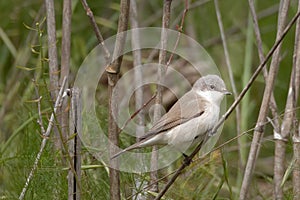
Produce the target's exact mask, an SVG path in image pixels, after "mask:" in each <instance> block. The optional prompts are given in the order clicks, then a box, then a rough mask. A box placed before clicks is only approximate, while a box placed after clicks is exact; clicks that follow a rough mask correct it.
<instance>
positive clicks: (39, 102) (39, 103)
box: [33, 80, 46, 135]
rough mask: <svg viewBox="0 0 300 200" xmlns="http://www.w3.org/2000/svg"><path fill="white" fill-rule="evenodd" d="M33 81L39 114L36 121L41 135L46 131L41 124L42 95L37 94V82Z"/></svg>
mask: <svg viewBox="0 0 300 200" xmlns="http://www.w3.org/2000/svg"><path fill="white" fill-rule="evenodd" d="M33 83H34V85H35V94H36V96H37V98H38V115H39V119H38V120H37V122H38V124H39V125H40V127H41V132H42V135H45V133H46V131H45V127H44V125H43V117H42V111H41V100H42V96H40V95H39V89H38V86H37V83H36V82H35V80H33Z"/></svg>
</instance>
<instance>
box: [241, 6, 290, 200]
mask: <svg viewBox="0 0 300 200" xmlns="http://www.w3.org/2000/svg"><path fill="white" fill-rule="evenodd" d="M288 7H289V0H283V1H281V6H280V10H279V14H278V25H277V34H276V41H278V40H279V38H281V35H282V32H283V30H284V27H285V21H286V17H287V12H288ZM280 49H281V44H279V46H278V48H277V49H276V50H275V52H274V54H273V56H272V61H271V66H270V71H269V76H268V79H267V82H266V87H265V91H264V96H263V100H262V104H261V107H260V111H259V116H258V119H257V123H256V127H255V130H254V133H253V140H252V143H251V148H250V153H249V155H248V161H247V165H246V168H245V174H244V178H243V182H242V187H241V192H240V199H246V198H247V194H248V191H249V187H250V182H251V178H252V174H253V171H254V167H255V163H256V159H257V157H258V154H259V150H260V143H261V140H262V137H263V133H264V124H265V121H266V117H267V114H268V109H269V102H270V97H271V94H272V91H273V88H274V82H275V78H276V76H277V72H278V68H279V56H280Z"/></svg>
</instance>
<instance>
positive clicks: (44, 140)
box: [19, 77, 67, 199]
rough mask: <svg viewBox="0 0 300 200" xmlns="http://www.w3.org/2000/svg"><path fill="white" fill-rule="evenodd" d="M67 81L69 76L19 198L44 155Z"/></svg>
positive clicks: (61, 89) (61, 90) (22, 196)
mask: <svg viewBox="0 0 300 200" xmlns="http://www.w3.org/2000/svg"><path fill="white" fill-rule="evenodd" d="M66 81H67V78H66V77H65V78H64V80H63V83H62V86H61V88H60V91H59V93H58V96H57V99H56V101H55V105H54V110H53V113H52V114H51V117H50V120H49V123H48V127H47V130H46V132H45V134H44V135H43V140H42V143H41V147H40V151H39V152H38V154H37V156H36V159H35V161H34V164H33V167H32V169H31V171H30V173H29V175H28V178H27V180H26V183H25V186H24V188H23V190H22V192H21V194H20V196H19V199H24V197H25V194H26V191H27V188H28V186H29V183H30V181H31V179H32V178H33V175H34V172H35V170H36V169H37V167H38V163H39V161H40V159H41V155H42V153H43V151H44V148H45V146H46V143H47V140H48V138H49V135H50V133H51V130H52V127H53V124H54V119H55V114H56V111H57V109H58V108H59V106H61V103H62V100H63V98H62V95H63V92H64V89H65V86H66Z"/></svg>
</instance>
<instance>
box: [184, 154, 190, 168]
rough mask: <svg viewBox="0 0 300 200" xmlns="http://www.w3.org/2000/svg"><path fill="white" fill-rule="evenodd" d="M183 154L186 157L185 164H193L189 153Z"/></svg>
mask: <svg viewBox="0 0 300 200" xmlns="http://www.w3.org/2000/svg"><path fill="white" fill-rule="evenodd" d="M182 155H183V157H184V159H183V164H184V165H186V166H189V165H190V164H191V162H192V159H191V158H190V157H189V156H188V155H186V154H184V153H183V154H182Z"/></svg>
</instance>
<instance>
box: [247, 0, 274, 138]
mask: <svg viewBox="0 0 300 200" xmlns="http://www.w3.org/2000/svg"><path fill="white" fill-rule="evenodd" d="M249 7H250V11H251V15H252V19H253V27H254V33H255V39H256V43H257V49H258V55H259V60H260V62H262V61H263V60H264V58H265V56H264V53H263V48H262V47H263V45H262V39H261V34H260V30H259V25H258V17H257V15H256V12H255V7H254V0H249ZM263 75H264V79H265V81H266V80H267V78H268V70H267V67H264V68H263ZM269 107H270V110H271V112H272V115H273V118H274V125H275V126H274V128H275V131H276V132H277V133H279V131H280V129H279V126H280V124H279V117H278V113H277V110H278V109H277V103H276V101H275V97H274V93H273V91H272V94H271V99H270V105H269Z"/></svg>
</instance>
